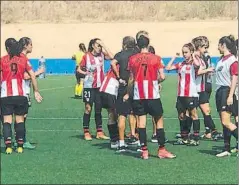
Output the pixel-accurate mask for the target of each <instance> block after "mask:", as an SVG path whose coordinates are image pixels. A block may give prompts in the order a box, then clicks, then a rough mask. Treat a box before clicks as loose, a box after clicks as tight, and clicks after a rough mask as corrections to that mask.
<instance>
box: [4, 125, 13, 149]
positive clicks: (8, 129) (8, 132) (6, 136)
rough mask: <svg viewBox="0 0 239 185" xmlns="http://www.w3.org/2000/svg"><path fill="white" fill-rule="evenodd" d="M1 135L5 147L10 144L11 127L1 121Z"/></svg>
mask: <svg viewBox="0 0 239 185" xmlns="http://www.w3.org/2000/svg"><path fill="white" fill-rule="evenodd" d="M3 137H4V142H5V145H6V147H11V146H12V127H11V124H10V123H7V122H6V123H3Z"/></svg>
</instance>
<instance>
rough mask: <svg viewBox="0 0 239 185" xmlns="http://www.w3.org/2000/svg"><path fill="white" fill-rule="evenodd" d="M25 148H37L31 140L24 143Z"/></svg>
mask: <svg viewBox="0 0 239 185" xmlns="http://www.w3.org/2000/svg"><path fill="white" fill-rule="evenodd" d="M23 148H26V149H34V148H36V146H34V145H32V144H31V143H30V142H29V141H27V142H25V143H24V144H23Z"/></svg>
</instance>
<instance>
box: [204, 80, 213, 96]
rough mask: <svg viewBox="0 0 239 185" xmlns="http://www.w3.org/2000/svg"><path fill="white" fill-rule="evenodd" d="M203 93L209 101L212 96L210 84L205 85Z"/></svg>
mask: <svg viewBox="0 0 239 185" xmlns="http://www.w3.org/2000/svg"><path fill="white" fill-rule="evenodd" d="M205 92H206V93H207V94H208V99H210V97H211V94H212V83H208V82H206V83H205Z"/></svg>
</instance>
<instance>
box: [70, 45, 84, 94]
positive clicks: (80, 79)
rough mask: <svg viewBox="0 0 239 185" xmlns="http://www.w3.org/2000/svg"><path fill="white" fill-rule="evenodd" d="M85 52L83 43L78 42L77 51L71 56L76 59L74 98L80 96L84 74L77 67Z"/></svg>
mask: <svg viewBox="0 0 239 185" xmlns="http://www.w3.org/2000/svg"><path fill="white" fill-rule="evenodd" d="M85 53H86V48H85V44H83V43H80V44H79V51H77V52H76V53H75V54H74V55H73V56H72V60H75V61H76V70H75V75H76V80H77V84H76V86H75V98H82V90H83V81H84V75H83V76H82V74H80V73H79V72H77V68H78V66H79V65H80V63H81V61H82V57H83V56H84V54H85Z"/></svg>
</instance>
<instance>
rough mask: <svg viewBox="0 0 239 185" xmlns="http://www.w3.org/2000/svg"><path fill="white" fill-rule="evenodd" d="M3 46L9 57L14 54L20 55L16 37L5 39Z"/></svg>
mask: <svg viewBox="0 0 239 185" xmlns="http://www.w3.org/2000/svg"><path fill="white" fill-rule="evenodd" d="M5 47H6V50H7V53H8V55H9V56H10V59H12V58H13V57H14V56H20V53H21V50H20V47H19V43H18V42H17V41H16V39H14V38H8V39H7V40H6V41H5Z"/></svg>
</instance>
